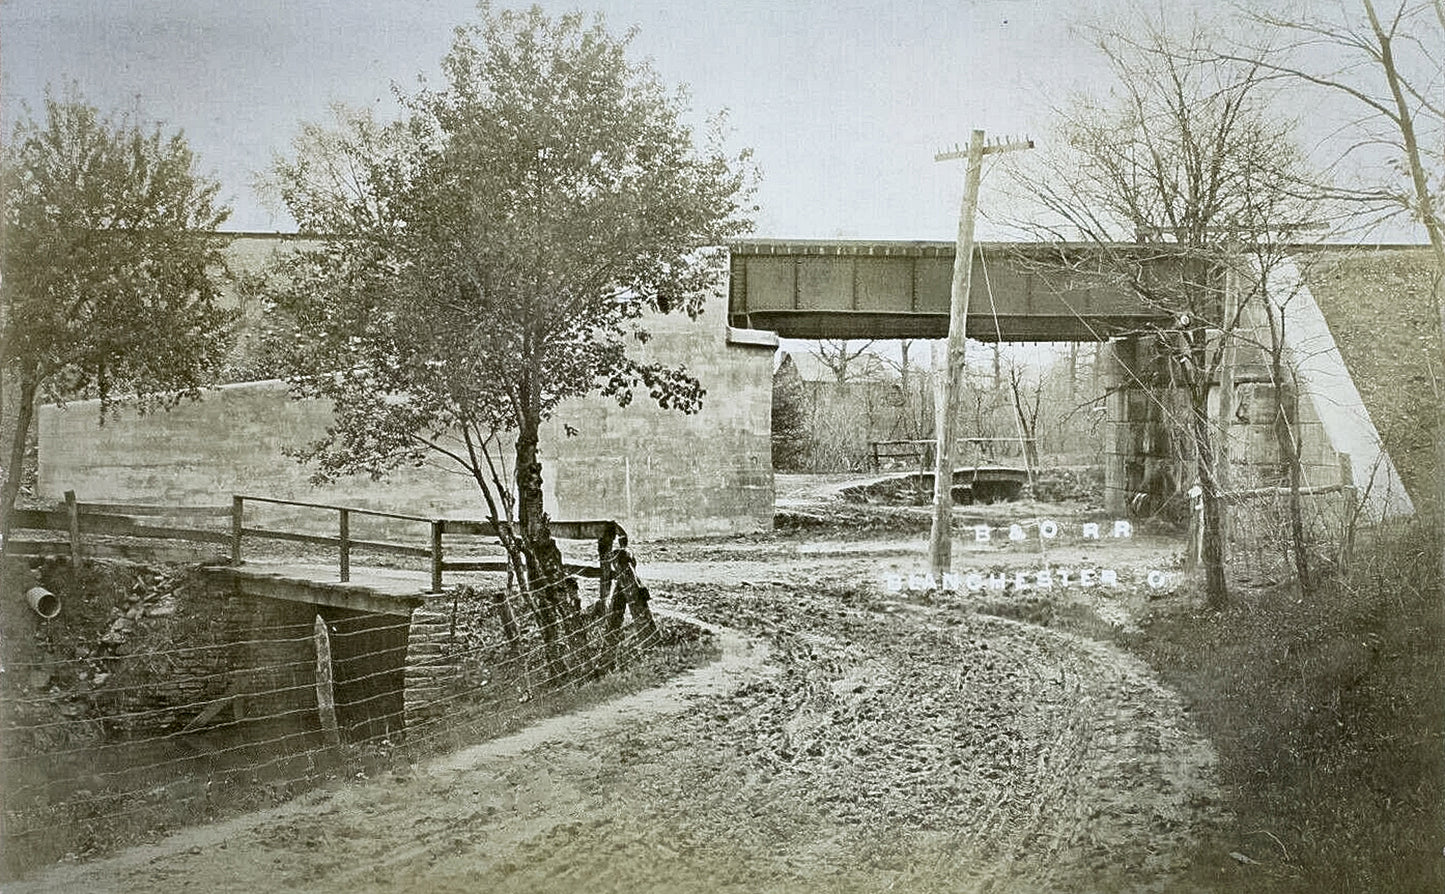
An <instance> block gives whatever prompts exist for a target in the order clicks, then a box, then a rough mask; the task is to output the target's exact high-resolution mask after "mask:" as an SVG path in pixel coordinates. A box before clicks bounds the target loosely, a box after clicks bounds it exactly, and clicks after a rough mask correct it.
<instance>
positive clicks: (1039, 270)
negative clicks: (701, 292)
mask: <svg viewBox="0 0 1445 894" xmlns="http://www.w3.org/2000/svg"><path fill="white" fill-rule="evenodd" d="M1326 250H1328V249H1326ZM1108 251H1109V253H1110V259H1109V262H1108V263H1107V264H1105V263H1102V262H1101V249H1100V247H1098V246H1092V245H1069V244H1048V243H1016V242H1012V243H982V244H980V245H978V246H977V248H976V250H975V252H974V256H973V271H972V289H971V294H970V298H969V316H968V320H967V326H966V332H967V335H968V337H969V338H972V339H975V340H977V341H983V342H1044V341H1073V342H1081V341H1082V342H1108V343H1109V344H1108V345H1107V348H1106V350H1105V352H1104V355H1103V356H1104V358H1105V361H1106V366H1105V369H1104V375H1103V378H1104V384H1105V386H1106V395H1107V396H1106V403H1107V407H1108V424H1109V426H1110V429H1111V436H1110V437H1109V439H1108V444H1107V446H1106V454H1107V455H1106V457H1105V495H1106V496H1105V501H1106V506H1107V508H1108V509H1110V510H1111V511H1114V512H1119V513H1123V512H1126V511H1127V510H1128V509H1129V506H1130V502H1131V498H1132V497H1134V496H1135V495H1137V494H1140V493H1143V492H1145V491H1150V490H1151V488H1156V489H1157V487H1158V486H1159V482H1167V481H1172V482H1176V483H1177V482H1185V481H1187V480H1188V479H1189V478H1190V474H1189V468H1188V467H1189V463H1187V462H1185V456H1184V452H1185V450H1187V447H1183V446H1181V445H1180V444H1179V443H1177V442H1178V441H1179V439H1178V438H1177V436H1176V435H1175V434H1174V429H1177V427H1178V426H1177V424H1176V425H1170V424H1169V422H1168V420H1169V417H1171V416H1173V417H1176V418H1183V417H1184V416H1186V415H1187V414H1188V408H1187V406H1185V405H1184V404H1183V402H1182V399H1181V397H1180V395H1179V394H1178V392H1177V389H1174V388H1172V387H1171V386H1170V384H1169V383H1170V378H1171V377H1170V374H1169V369H1168V364H1167V361H1166V360H1165V359H1164V357H1165V355H1166V354H1167V353H1168V352H1163V351H1155V350H1151V349H1150V341H1151V340H1152V339H1155V338H1157V337H1158V335H1157V333H1159V332H1160V330H1163V329H1168V328H1170V327H1171V326H1172V325H1175V324H1174V321H1173V316H1172V314H1170V313H1169V312H1168V311H1167V310H1166V309H1163V308H1160V307H1158V306H1156V305H1151V304H1150V303H1149V302H1147V301H1146V300H1144V298H1143V297H1142V296H1141V295H1140V294H1139V293H1138V292H1137V291H1136V290H1135V288H1134V287H1133V286H1132V285H1131V284H1130V283H1129V282H1128V281H1127V279H1126V278H1125V277H1123V276H1120V275H1119V274H1118V273H1117V272H1115V273H1113V274H1112V275H1111V273H1110V272H1109V271H1110V269H1111V268H1112V269H1113V270H1115V271H1117V269H1118V262H1119V260H1120V258H1124V259H1127V260H1129V261H1130V262H1131V263H1132V264H1133V265H1134V267H1135V269H1137V270H1139V271H1140V279H1141V280H1142V282H1143V283H1144V285H1145V287H1147V285H1148V283H1149V281H1150V280H1151V279H1152V278H1153V277H1155V276H1158V277H1160V278H1161V279H1162V278H1164V277H1165V276H1176V277H1177V273H1178V269H1177V265H1179V264H1180V263H1182V261H1181V256H1180V254H1179V253H1178V251H1177V249H1176V247H1175V246H1172V245H1171V244H1169V243H1140V244H1134V245H1117V246H1111V247H1110V248H1109V249H1108ZM730 252H731V259H730V278H729V287H728V321H729V323H730V324H731V325H732V326H737V327H746V328H749V329H764V330H771V331H773V332H775V333H777V335H779V336H781V337H785V338H799V339H821V338H838V339H855V338H856V339H905V338H926V339H936V338H944V337H946V336H947V334H948V325H949V312H950V305H951V291H952V276H953V263H954V257H955V255H956V250H955V245H954V243H952V242H903V241H855V240H781V239H765V240H754V241H749V242H739V243H736V244H734V245H732V246H730ZM1275 278H1276V280H1279V282H1275V283H1272V284H1271V288H1272V290H1273V289H1275V288H1278V289H1280V290H1281V291H1280V292H1279V294H1274V293H1273V291H1272V294H1271V296H1270V300H1271V301H1274V302H1276V304H1277V306H1278V307H1279V308H1281V311H1282V313H1283V314H1284V315H1285V316H1286V317H1287V325H1286V326H1285V330H1284V331H1285V338H1286V350H1287V351H1289V352H1290V353H1291V356H1292V359H1293V362H1294V363H1295V364H1296V365H1297V368H1298V370H1299V375H1298V378H1299V380H1300V386H1301V387H1300V391H1299V393H1298V394H1297V395H1296V396H1295V397H1296V399H1295V404H1296V408H1295V409H1294V410H1292V411H1291V413H1292V419H1291V424H1292V425H1298V426H1300V427H1301V429H1302V431H1303V441H1304V451H1303V454H1302V460H1303V461H1304V463H1305V465H1306V467H1307V471H1308V473H1309V474H1310V476H1311V478H1312V479H1313V480H1315V481H1320V482H1323V483H1324V484H1327V485H1329V486H1332V487H1340V488H1350V487H1353V486H1354V485H1355V484H1356V483H1357V481H1358V482H1359V483H1360V484H1364V483H1365V482H1367V481H1368V482H1370V483H1371V484H1372V485H1373V486H1372V487H1370V488H1368V489H1367V492H1366V501H1367V503H1368V504H1369V505H1368V506H1367V509H1368V510H1369V514H1371V515H1374V516H1377V517H1378V516H1380V515H1383V514H1387V513H1401V512H1403V513H1405V514H1408V513H1409V512H1410V511H1412V510H1411V506H1410V500H1409V497H1408V495H1407V494H1406V493H1405V490H1404V487H1403V485H1402V484H1401V482H1400V478H1399V475H1398V473H1397V472H1396V470H1395V468H1394V466H1393V464H1392V463H1391V462H1390V459H1389V456H1388V455H1387V454H1386V453H1385V452H1384V450H1383V447H1382V445H1381V442H1380V436H1379V433H1378V431H1377V430H1376V429H1375V426H1374V424H1373V423H1372V422H1371V420H1370V415H1369V412H1368V411H1367V410H1366V409H1365V405H1364V403H1363V400H1362V399H1361V397H1360V395H1359V392H1358V391H1357V389H1356V388H1355V385H1354V382H1353V380H1352V379H1351V377H1350V374H1349V372H1348V370H1347V369H1346V368H1345V365H1344V361H1343V359H1342V358H1341V356H1340V353H1339V351H1338V349H1337V348H1336V346H1335V342H1334V339H1333V337H1332V336H1331V334H1330V330H1329V326H1328V325H1327V323H1326V321H1325V319H1324V316H1323V314H1322V313H1321V312H1320V311H1319V308H1318V306H1316V305H1315V303H1314V300H1313V298H1312V297H1311V295H1310V293H1309V289H1308V287H1307V284H1306V283H1305V277H1304V275H1303V274H1302V273H1300V272H1298V270H1297V269H1296V268H1295V267H1294V265H1293V263H1290V264H1286V265H1283V266H1282V268H1281V270H1280V271H1279V272H1278V273H1276V274H1275ZM1213 281H1214V282H1216V283H1217V284H1218V289H1217V294H1218V295H1219V296H1221V298H1222V297H1223V295H1224V292H1225V286H1226V282H1227V280H1226V278H1225V277H1224V276H1223V274H1222V273H1221V274H1219V275H1218V276H1216V277H1214V278H1213ZM1285 294H1287V295H1288V297H1287V298H1281V297H1280V295H1285ZM1216 316H1217V317H1222V316H1223V313H1220V314H1217V315H1216ZM1251 329H1252V330H1253V331H1251ZM1239 331H1241V332H1242V333H1244V334H1245V338H1243V339H1240V341H1241V342H1243V343H1245V345H1244V347H1242V348H1239V349H1237V350H1236V351H1235V357H1234V366H1233V369H1232V370H1231V372H1230V374H1229V381H1228V383H1227V385H1228V388H1229V390H1230V392H1231V394H1233V392H1234V391H1235V390H1236V389H1238V390H1239V391H1240V393H1241V395H1242V397H1241V403H1239V404H1231V406H1234V407H1236V409H1235V410H1231V412H1229V413H1228V414H1227V415H1228V417H1229V418H1228V419H1227V420H1226V421H1225V422H1224V423H1222V424H1223V425H1224V428H1225V431H1226V432H1227V435H1228V438H1229V441H1230V445H1231V447H1230V450H1231V465H1232V466H1233V465H1235V464H1236V463H1238V464H1240V465H1244V466H1251V467H1253V469H1251V470H1245V471H1244V474H1245V477H1247V478H1250V477H1259V476H1261V475H1262V476H1263V477H1266V478H1268V477H1269V476H1271V475H1272V474H1273V471H1272V470H1274V469H1277V468H1278V467H1279V462H1280V461H1279V456H1278V446H1277V433H1276V432H1275V431H1274V427H1275V425H1276V420H1275V419H1274V417H1273V416H1272V415H1268V414H1265V413H1261V412H1256V413H1255V414H1254V418H1253V419H1251V418H1248V416H1247V414H1245V415H1243V416H1241V415H1240V414H1239V412H1238V410H1237V408H1238V407H1239V406H1248V405H1249V403H1250V400H1251V398H1253V401H1254V403H1255V405H1257V406H1259V407H1265V406H1269V405H1270V399H1269V398H1268V397H1267V394H1268V393H1271V392H1272V389H1274V388H1275V387H1276V383H1275V382H1274V381H1273V376H1272V374H1271V373H1270V372H1269V364H1268V358H1267V356H1266V354H1265V351H1264V349H1263V348H1262V347H1260V345H1266V344H1268V343H1269V336H1268V334H1267V324H1266V321H1265V320H1264V318H1263V315H1262V314H1260V313H1259V312H1258V311H1252V312H1251V313H1249V314H1246V315H1245V317H1244V318H1242V319H1241V321H1240V330H1239ZM1223 390H1224V389H1223V388H1217V389H1216V395H1215V397H1216V400H1215V401H1214V402H1213V407H1214V408H1213V410H1212V411H1211V412H1217V410H1218V407H1219V405H1220V401H1222V400H1225V399H1226V398H1225V397H1224V396H1223V395H1222V393H1221V392H1222V391H1223ZM1256 391H1259V392H1260V393H1259V394H1258V395H1256V394H1255V392H1256ZM1180 486H1182V485H1179V484H1176V485H1175V486H1174V487H1175V488H1178V487H1180ZM1165 489H1172V488H1168V487H1166V488H1165ZM1157 496H1159V497H1160V498H1166V497H1167V496H1168V495H1167V494H1163V493H1161V494H1158V495H1157Z"/></svg>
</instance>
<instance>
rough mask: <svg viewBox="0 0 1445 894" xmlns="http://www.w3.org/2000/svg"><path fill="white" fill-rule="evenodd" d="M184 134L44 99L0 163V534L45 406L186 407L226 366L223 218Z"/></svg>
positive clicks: (69, 100)
mask: <svg viewBox="0 0 1445 894" xmlns="http://www.w3.org/2000/svg"><path fill="white" fill-rule="evenodd" d="M195 168H196V164H195V157H194V156H193V155H192V153H191V150H190V148H189V146H188V145H187V143H186V140H185V138H184V137H183V136H182V135H181V134H180V133H175V134H170V135H167V134H165V133H163V132H162V129H161V127H160V126H159V125H154V126H149V127H147V126H142V125H141V124H139V123H136V122H134V121H131V120H129V119H116V118H113V117H108V116H103V115H102V114H101V113H100V112H99V111H98V110H97V109H96V108H95V107H93V106H90V105H88V104H86V103H85V101H84V100H83V99H81V98H80V97H79V96H78V95H77V94H76V93H75V92H74V91H73V90H71V91H69V92H67V94H66V95H65V97H64V98H62V99H57V98H55V97H54V96H52V95H47V97H46V100H45V118H44V120H43V121H36V120H34V119H33V118H32V117H30V116H29V115H28V114H26V115H25V116H24V117H22V118H21V120H20V121H19V123H18V124H17V125H16V127H15V130H14V134H13V136H12V138H11V140H10V142H9V145H7V146H6V147H5V151H4V154H3V158H0V203H3V220H4V228H5V229H4V240H3V249H0V252H3V254H0V264H3V267H0V270H3V283H0V309H3V314H4V317H3V323H0V364H3V370H4V373H5V375H6V377H7V378H8V379H9V380H10V381H11V382H12V383H15V387H16V388H17V391H18V400H16V401H15V410H14V413H15V416H14V418H15V424H14V429H13V431H14V440H13V442H12V444H11V449H10V464H9V467H8V468H7V469H6V472H7V474H6V476H5V484H4V487H3V489H0V513H3V523H0V528H3V531H4V533H8V532H9V526H10V515H11V510H12V509H13V507H14V505H15V500H16V497H17V496H18V494H19V490H20V481H21V476H22V465H23V462H24V458H25V447H26V443H27V440H28V437H29V433H30V427H31V424H32V422H33V420H34V416H35V406H36V403H37V401H39V400H41V399H47V400H62V399H65V398H71V397H77V396H96V397H99V398H100V401H101V413H102V418H104V413H105V412H106V411H107V410H108V409H109V408H110V407H111V406H112V404H113V400H114V395H117V394H133V395H136V396H137V398H138V400H139V402H140V405H141V408H142V409H147V408H153V407H169V406H171V405H173V404H174V403H175V402H177V401H179V400H181V399H182V398H196V397H198V396H199V389H200V387H201V386H202V385H203V384H207V383H209V382H210V381H213V380H214V378H215V375H216V373H217V371H218V369H219V368H220V365H221V363H222V362H223V360H224V358H225V351H226V348H227V344H228V341H229V335H230V331H229V330H230V327H229V322H230V318H231V315H230V314H229V313H228V312H227V311H225V310H223V309H222V308H221V307H220V306H219V304H218V297H219V279H220V274H221V273H222V271H223V270H224V266H223V263H222V258H221V253H220V245H219V243H218V242H217V240H216V239H215V237H214V231H215V229H216V228H217V227H218V226H220V224H221V223H222V222H223V221H224V220H225V219H226V218H227V216H229V214H230V209H228V208H225V207H223V206H220V205H218V204H217V203H216V193H217V191H218V190H219V185H218V184H217V183H215V182H214V181H212V180H210V179H208V178H206V177H204V176H202V175H201V174H199V173H197V171H196V169H195Z"/></svg>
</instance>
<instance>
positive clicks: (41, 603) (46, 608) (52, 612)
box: [25, 585, 60, 621]
mask: <svg viewBox="0 0 1445 894" xmlns="http://www.w3.org/2000/svg"><path fill="white" fill-rule="evenodd" d="M25 601H26V602H28V603H30V607H31V608H32V609H34V610H35V613H36V614H37V615H39V616H40V617H42V618H44V619H46V620H47V621H48V620H50V619H51V618H53V617H55V616H56V615H58V614H60V597H58V596H56V595H55V594H54V593H52V592H50V591H49V590H47V589H45V588H44V587H42V586H38V585H37V586H34V587H31V588H30V589H28V590H26V591H25Z"/></svg>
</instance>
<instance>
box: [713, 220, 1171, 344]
mask: <svg viewBox="0 0 1445 894" xmlns="http://www.w3.org/2000/svg"><path fill="white" fill-rule="evenodd" d="M1127 251H1130V252H1132V253H1135V254H1137V255H1138V257H1139V263H1140V264H1142V265H1151V264H1152V265H1159V264H1164V263H1168V257H1167V255H1166V253H1165V252H1164V251H1161V246H1133V247H1129V248H1128V249H1127ZM730 252H731V269H730V281H729V288H728V320H729V322H730V323H731V324H732V325H733V326H738V327H745V328H749V329H770V330H772V331H774V332H776V333H777V334H778V335H780V336H782V337H784V338H803V339H816V338H945V337H947V335H948V319H949V306H950V304H951V287H952V279H953V259H954V255H955V253H956V252H955V246H954V244H953V243H952V242H897V241H893V242H858V241H838V240H784V239H764V240H754V241H751V242H739V243H736V244H734V245H732V246H730ZM1094 253H1095V254H1096V253H1097V250H1095V251H1094ZM1090 256H1091V252H1090V250H1089V249H1088V248H1086V247H1084V246H1054V245H1046V244H1042V243H1039V244H1028V243H1017V242H1008V243H999V242H995V243H983V244H980V245H979V246H978V247H977V250H976V251H975V252H974V259H973V289H972V295H971V298H970V307H969V318H968V330H967V331H968V337H969V338H972V339H975V340H977V341H984V342H995V341H1004V342H1019V341H1106V340H1108V339H1109V338H1112V337H1114V336H1117V335H1120V334H1124V333H1130V332H1139V331H1142V330H1145V329H1147V328H1149V327H1151V326H1156V325H1158V324H1160V323H1165V322H1167V321H1168V319H1169V317H1168V315H1167V314H1163V313H1161V312H1160V310H1159V309H1158V308H1154V307H1149V306H1147V305H1146V304H1145V303H1144V302H1142V301H1141V300H1140V299H1139V297H1138V296H1137V295H1135V294H1134V293H1133V292H1132V291H1130V290H1129V289H1128V288H1127V287H1126V286H1124V285H1123V284H1121V283H1118V282H1114V281H1111V280H1110V279H1109V278H1108V277H1106V276H1104V275H1103V274H1102V273H1101V272H1097V271H1095V272H1089V270H1088V261H1089V258H1090ZM1065 264H1067V265H1068V266H1069V267H1071V268H1074V269H1065Z"/></svg>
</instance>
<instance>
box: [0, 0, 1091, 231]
mask: <svg viewBox="0 0 1445 894" xmlns="http://www.w3.org/2000/svg"><path fill="white" fill-rule="evenodd" d="M541 5H542V6H543V7H544V8H545V9H547V10H548V11H549V12H553V13H557V12H562V11H566V10H570V9H573V8H579V7H580V8H583V9H585V10H588V11H593V10H595V11H600V12H602V13H603V14H604V16H605V20H606V22H607V23H608V26H609V27H610V28H611V29H612V30H613V31H614V32H619V31H622V30H624V29H626V28H627V27H629V26H636V27H637V28H638V29H639V32H638V35H637V37H636V38H635V40H634V44H633V47H634V50H635V53H636V54H637V55H639V56H645V57H650V58H651V60H652V63H653V65H654V67H655V68H656V69H657V71H658V72H659V73H660V75H661V76H662V78H663V80H664V81H665V82H667V83H670V84H685V85H687V86H688V87H689V90H690V93H691V96H692V107H693V110H694V113H695V121H697V122H701V121H702V120H704V117H705V116H706V115H708V114H711V113H715V112H717V111H719V110H727V112H728V121H729V123H730V126H731V135H730V138H729V141H730V143H731V144H732V146H733V148H741V147H744V146H747V147H751V148H752V149H753V150H754V153H755V160H756V162H757V164H758V166H759V168H760V170H761V173H762V180H761V184H760V189H759V193H758V200H759V203H760V205H761V212H760V214H759V217H758V226H757V234H758V235H760V236H766V237H778V238H783V237H791V238H809V237H811V238H834V237H850V238H880V239H884V238H887V239H952V238H953V237H954V235H955V233H956V230H957V215H958V205H959V198H960V196H961V194H962V183H963V164H962V162H952V163H938V162H935V161H934V160H933V155H934V153H935V152H937V151H939V150H941V149H944V148H951V147H952V146H953V145H954V144H955V143H963V144H966V143H967V141H968V136H969V132H970V131H971V130H972V129H973V128H976V127H977V128H983V129H985V130H986V131H987V132H988V133H990V134H991V135H993V134H997V135H1018V134H1028V133H1031V132H1036V131H1037V130H1038V129H1039V128H1040V127H1042V126H1043V125H1044V123H1045V122H1046V116H1045V114H1044V113H1045V111H1046V109H1047V106H1048V103H1049V101H1050V97H1055V98H1056V97H1057V96H1058V95H1059V94H1060V93H1061V92H1063V91H1065V90H1067V89H1068V86H1069V84H1070V83H1071V82H1076V81H1077V79H1079V78H1081V77H1084V76H1086V73H1087V72H1088V71H1089V70H1090V68H1091V66H1095V65H1096V64H1097V63H1096V62H1095V60H1094V59H1093V58H1092V54H1091V53H1090V52H1089V49H1088V47H1087V45H1086V44H1084V43H1083V42H1082V41H1078V40H1075V39H1072V38H1071V37H1070V29H1069V19H1070V16H1069V15H1066V14H1063V13H1061V11H1060V7H1059V5H1058V4H1056V3H1047V2H1035V0H954V2H940V0H894V2H858V0H774V2H757V0H744V2H726V0H716V2H710V3H696V2H690V0H671V2H659V0H633V2H628V0H602V2H597V0H592V2H585V3H582V4H578V3H553V2H543V3H542V4H541ZM475 18H476V7H475V5H474V3H472V2H470V0H389V2H382V0H346V2H341V0H287V2H278V0H242V2H238V0H0V116H3V118H4V119H5V122H6V125H5V126H6V129H7V132H8V128H9V122H11V121H13V120H14V119H15V115H16V112H17V110H19V109H21V108H22V106H21V105H20V104H21V103H28V104H29V107H30V108H31V109H39V108H40V103H41V101H42V99H43V96H44V91H45V89H46V86H47V85H51V86H52V87H54V88H59V87H62V86H63V85H66V84H69V83H74V84H76V85H78V87H79V88H80V92H81V94H82V95H83V96H84V97H85V98H86V99H87V100H88V101H90V102H92V103H93V104H95V105H97V106H100V107H101V108H103V109H121V110H128V111H135V112H138V113H139V114H140V115H141V116H142V117H143V118H145V119H148V120H157V119H158V120H161V121H163V122H165V123H166V124H167V125H168V126H169V127H172V128H180V129H182V130H183V131H184V132H185V134H186V136H187V138H188V139H189V140H190V142H191V145H192V147H193V148H194V149H195V150H196V152H197V154H198V156H199V159H200V165H201V168H202V170H204V171H206V172H208V173H210V174H212V175H213V176H215V177H217V178H218V179H219V180H220V181H221V183H222V185H223V191H222V195H223V196H224V197H225V198H226V199H227V200H228V201H229V203H230V204H231V205H232V207H233V208H234V213H233V215H232V217H231V219H230V220H229V222H228V223H227V225H226V228H227V229H234V230H258V231H273V230H289V229H291V228H292V227H293V224H292V222H291V220H290V219H289V217H287V216H286V215H285V213H284V211H278V210H276V209H268V208H267V207H265V205H264V203H263V202H262V200H261V199H260V198H258V196H257V195H256V193H255V191H254V189H253V182H254V179H255V175H256V173H257V172H259V171H261V170H262V169H264V168H266V167H267V166H268V165H269V164H270V162H271V159H272V158H273V156H274V154H275V153H276V152H282V151H285V150H287V148H288V146H289V144H290V140H291V139H292V137H293V136H294V134H295V133H296V130H297V125H298V124H299V122H301V121H303V120H325V118H326V116H327V105H328V103H329V102H331V101H334V100H340V101H344V102H346V103H349V104H352V105H373V106H375V107H377V108H378V109H379V110H383V111H386V112H388V113H390V112H391V111H392V110H394V108H395V105H394V101H393V99H392V85H393V84H397V85H400V86H401V87H402V88H403V89H406V90H411V89H414V88H415V87H416V85H417V77H418V75H427V76H429V77H430V78H431V79H432V80H434V81H435V80H437V79H438V77H439V61H440V59H441V58H442V56H443V55H444V54H445V53H446V50H447V48H448V46H449V44H450V41H451V36H452V29H453V27H454V26H455V25H457V24H459V23H462V22H465V21H470V20H474V19H475ZM985 230H986V226H985V227H984V228H983V229H981V233H980V235H981V236H986V235H987V233H986V232H985Z"/></svg>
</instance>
